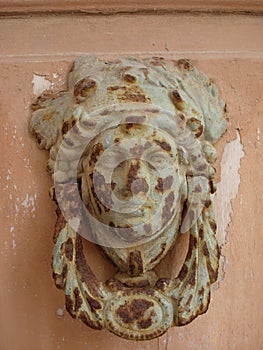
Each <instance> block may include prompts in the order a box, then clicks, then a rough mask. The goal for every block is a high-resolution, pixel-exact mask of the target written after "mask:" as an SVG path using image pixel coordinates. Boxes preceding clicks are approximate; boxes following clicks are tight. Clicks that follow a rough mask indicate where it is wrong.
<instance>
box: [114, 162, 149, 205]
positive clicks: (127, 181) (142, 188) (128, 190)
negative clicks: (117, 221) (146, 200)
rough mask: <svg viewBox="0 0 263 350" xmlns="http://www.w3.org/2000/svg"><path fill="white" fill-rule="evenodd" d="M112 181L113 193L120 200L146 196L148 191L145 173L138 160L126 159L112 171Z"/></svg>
mask: <svg viewBox="0 0 263 350" xmlns="http://www.w3.org/2000/svg"><path fill="white" fill-rule="evenodd" d="M113 181H114V183H115V184H116V186H115V189H114V192H115V194H116V196H118V197H121V199H122V200H129V199H130V198H131V197H133V196H136V195H139V194H146V193H147V192H148V190H149V186H148V181H147V172H146V169H145V167H144V164H143V161H142V160H140V159H127V160H125V161H124V162H122V163H121V164H119V166H118V167H117V168H116V169H115V170H114V172H113Z"/></svg>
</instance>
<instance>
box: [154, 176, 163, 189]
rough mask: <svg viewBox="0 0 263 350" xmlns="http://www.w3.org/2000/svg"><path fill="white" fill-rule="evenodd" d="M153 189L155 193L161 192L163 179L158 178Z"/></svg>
mask: <svg viewBox="0 0 263 350" xmlns="http://www.w3.org/2000/svg"><path fill="white" fill-rule="evenodd" d="M155 189H156V191H159V192H163V179H162V178H161V177H158V179H157V185H156V186H155Z"/></svg>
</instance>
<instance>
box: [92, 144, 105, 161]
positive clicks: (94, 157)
mask: <svg viewBox="0 0 263 350" xmlns="http://www.w3.org/2000/svg"><path fill="white" fill-rule="evenodd" d="M103 149H104V148H103V145H102V143H96V144H95V145H94V146H93V147H92V151H91V156H90V159H91V160H92V162H93V163H96V162H97V160H98V157H99V155H100V154H101V152H102V151H103Z"/></svg>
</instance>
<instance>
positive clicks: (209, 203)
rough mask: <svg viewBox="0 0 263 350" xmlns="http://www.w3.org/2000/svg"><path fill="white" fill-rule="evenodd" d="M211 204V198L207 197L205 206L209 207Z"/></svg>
mask: <svg viewBox="0 0 263 350" xmlns="http://www.w3.org/2000/svg"><path fill="white" fill-rule="evenodd" d="M211 204H212V201H211V200H210V199H207V200H206V201H204V206H205V207H206V208H209V207H210V206H211Z"/></svg>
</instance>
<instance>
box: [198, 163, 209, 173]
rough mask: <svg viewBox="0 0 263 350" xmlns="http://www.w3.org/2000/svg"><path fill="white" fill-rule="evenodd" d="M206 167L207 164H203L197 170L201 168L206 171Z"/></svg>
mask: <svg viewBox="0 0 263 350" xmlns="http://www.w3.org/2000/svg"><path fill="white" fill-rule="evenodd" d="M206 169H207V164H202V165H200V166H199V167H198V168H197V170H199V171H204V170H206Z"/></svg>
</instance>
